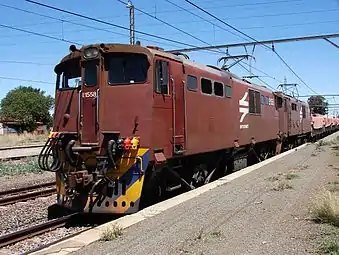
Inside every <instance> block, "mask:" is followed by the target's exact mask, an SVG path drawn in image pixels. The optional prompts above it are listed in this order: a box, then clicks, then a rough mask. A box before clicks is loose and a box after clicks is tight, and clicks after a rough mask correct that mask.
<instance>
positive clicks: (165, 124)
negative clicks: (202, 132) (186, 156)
mask: <svg viewBox="0 0 339 255" xmlns="http://www.w3.org/2000/svg"><path fill="white" fill-rule="evenodd" d="M154 65H155V81H154V84H155V85H154V94H153V117H154V118H153V122H154V126H155V127H156V130H154V131H153V139H154V140H153V143H154V146H155V147H157V148H162V149H164V154H165V156H166V157H172V156H173V155H178V154H182V153H183V150H184V148H185V94H184V92H185V90H184V81H183V78H184V76H183V75H184V72H183V65H182V63H181V62H177V61H173V60H169V59H165V58H162V57H160V56H159V57H157V59H156V60H155V63H154Z"/></svg>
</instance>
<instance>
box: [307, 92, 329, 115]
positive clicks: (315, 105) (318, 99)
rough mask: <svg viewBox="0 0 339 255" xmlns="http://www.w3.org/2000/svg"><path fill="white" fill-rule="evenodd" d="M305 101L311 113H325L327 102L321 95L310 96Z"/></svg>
mask: <svg viewBox="0 0 339 255" xmlns="http://www.w3.org/2000/svg"><path fill="white" fill-rule="evenodd" d="M307 101H308V105H309V106H310V109H311V111H312V113H318V114H322V115H325V114H327V112H328V103H327V102H326V99H325V98H324V97H323V96H311V97H310V98H309V99H308V100H307Z"/></svg>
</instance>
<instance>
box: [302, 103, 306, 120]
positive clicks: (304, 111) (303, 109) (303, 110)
mask: <svg viewBox="0 0 339 255" xmlns="http://www.w3.org/2000/svg"><path fill="white" fill-rule="evenodd" d="M302 112H303V119H305V118H306V107H305V106H304V105H303V106H302Z"/></svg>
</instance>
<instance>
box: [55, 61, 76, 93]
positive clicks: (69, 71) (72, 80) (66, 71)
mask: <svg viewBox="0 0 339 255" xmlns="http://www.w3.org/2000/svg"><path fill="white" fill-rule="evenodd" d="M55 71H56V73H57V82H56V86H57V89H59V90H62V89H74V88H77V87H78V86H80V85H81V67H80V58H75V59H70V60H68V61H66V62H63V63H61V64H59V65H58V66H57V67H56V70H55Z"/></svg>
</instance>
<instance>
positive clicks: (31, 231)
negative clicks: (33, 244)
mask: <svg viewBox="0 0 339 255" xmlns="http://www.w3.org/2000/svg"><path fill="white" fill-rule="evenodd" d="M76 215H78V213H74V214H70V215H67V216H64V217H62V218H58V219H54V220H50V221H47V222H44V223H40V224H37V225H34V226H31V227H28V228H25V229H22V230H19V231H15V232H13V233H9V234H6V235H3V236H0V248H2V247H4V246H8V245H11V244H15V243H17V242H19V241H22V240H25V239H28V238H31V237H33V236H37V235H40V234H43V233H46V232H49V231H52V230H54V229H56V228H60V227H64V226H66V224H67V223H68V222H69V221H70V220H71V218H73V217H74V216H76Z"/></svg>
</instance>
